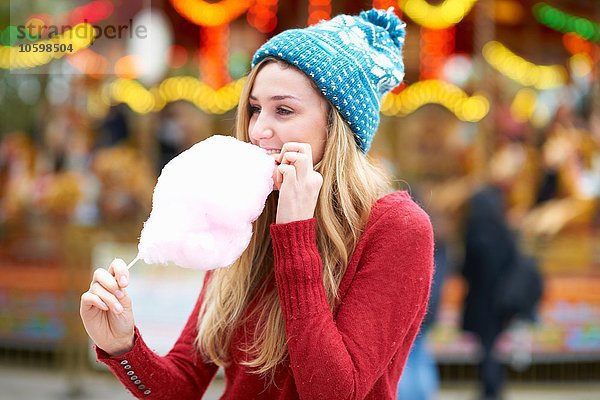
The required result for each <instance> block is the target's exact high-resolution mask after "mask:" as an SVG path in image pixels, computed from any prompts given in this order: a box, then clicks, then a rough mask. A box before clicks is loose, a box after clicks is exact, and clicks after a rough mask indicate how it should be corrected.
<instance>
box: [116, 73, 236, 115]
mask: <svg viewBox="0 0 600 400" xmlns="http://www.w3.org/2000/svg"><path fill="white" fill-rule="evenodd" d="M244 82H245V78H242V79H238V80H236V81H233V82H231V83H229V84H227V85H225V86H224V87H222V88H220V89H218V90H214V89H213V88H211V87H210V86H208V85H207V84H206V83H204V82H202V81H200V80H198V79H197V78H193V77H190V76H177V77H171V78H167V79H165V80H164V81H162V82H161V83H160V84H159V85H158V86H157V87H153V88H151V89H150V90H147V89H146V88H144V87H143V86H142V85H141V84H139V83H138V82H137V81H133V80H128V79H117V80H115V81H114V82H112V83H111V84H110V85H109V86H108V89H105V91H106V93H107V95H108V96H110V98H111V100H112V101H113V102H116V103H125V104H127V105H128V106H129V107H130V108H131V109H132V110H133V111H135V112H138V113H143V114H145V113H148V112H156V111H160V110H162V109H163V108H164V107H165V105H167V104H168V103H171V102H175V101H178V100H185V101H189V102H190V103H192V104H194V105H195V106H196V107H198V108H200V109H201V110H202V111H204V112H206V113H209V114H223V113H225V112H227V111H229V110H232V109H233V108H235V107H236V106H237V103H238V101H239V98H240V94H241V92H242V88H243V86H244Z"/></svg>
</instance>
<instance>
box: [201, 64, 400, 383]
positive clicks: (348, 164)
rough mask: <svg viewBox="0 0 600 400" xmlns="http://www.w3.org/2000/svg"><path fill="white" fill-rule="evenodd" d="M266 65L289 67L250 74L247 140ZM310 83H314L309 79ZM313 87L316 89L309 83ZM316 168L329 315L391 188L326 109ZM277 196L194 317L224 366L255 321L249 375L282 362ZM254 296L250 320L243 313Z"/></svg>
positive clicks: (243, 117) (239, 133) (243, 114)
mask: <svg viewBox="0 0 600 400" xmlns="http://www.w3.org/2000/svg"><path fill="white" fill-rule="evenodd" d="M269 62H277V63H279V64H280V65H282V66H283V67H284V68H288V67H291V68H295V67H293V66H291V65H289V64H287V63H284V62H282V61H280V60H277V59H274V58H266V59H264V60H263V61H261V62H260V63H259V64H258V65H257V66H256V67H255V68H254V69H253V70H252V71H251V72H250V74H249V75H248V78H247V81H246V84H245V86H244V89H243V90H242V94H241V98H240V102H239V105H238V110H237V124H236V137H237V138H238V139H240V140H243V141H246V142H248V141H249V135H248V123H249V119H250V116H249V112H248V109H249V104H248V98H249V95H250V91H251V89H252V85H253V84H254V80H255V78H256V75H257V73H258V71H260V69H261V67H262V66H264V65H265V64H266V63H269ZM311 82H312V81H311ZM314 88H315V90H317V89H316V86H314ZM315 170H316V171H318V172H319V173H320V174H321V175H322V176H323V186H322V187H321V191H320V193H319V199H318V202H317V206H316V210H315V218H316V233H317V246H318V249H319V253H320V254H321V258H322V262H323V285H324V286H325V293H326V295H327V299H328V301H329V307H330V309H332V310H333V307H334V305H335V301H336V299H337V295H338V289H339V285H340V282H341V280H342V277H343V276H344V273H345V272H346V268H347V264H348V262H349V259H350V256H351V254H352V252H353V251H354V247H355V246H356V244H357V242H358V239H359V237H360V235H361V233H362V229H363V228H364V226H365V224H366V222H367V219H368V217H369V213H370V210H371V207H372V206H373V204H374V203H375V202H376V201H377V199H378V198H379V197H380V196H382V195H383V194H385V193H386V192H388V191H389V188H390V184H389V179H388V178H387V176H386V175H385V174H384V173H383V172H382V171H381V170H379V169H378V168H376V167H375V166H373V165H372V164H371V163H370V162H369V160H368V158H367V157H366V156H365V155H364V154H363V153H361V152H360V150H359V148H358V146H357V145H356V143H355V140H354V135H353V133H352V131H351V130H350V127H349V126H348V125H347V123H346V122H345V121H344V120H343V119H342V117H341V115H340V114H339V113H338V111H337V110H336V109H335V108H334V107H332V106H331V105H330V109H329V126H328V138H327V143H326V145H325V152H324V155H323V158H322V160H321V161H320V162H319V163H318V164H317V165H316V166H315ZM277 200H278V193H277V192H273V193H271V195H269V197H268V198H267V202H266V205H265V209H264V211H263V213H262V214H261V215H260V217H259V218H258V219H257V220H256V221H255V222H254V226H253V228H254V233H253V235H252V238H251V240H250V244H249V246H248V248H247V249H246V250H245V251H244V253H243V254H242V255H241V256H240V258H239V259H238V260H237V261H235V262H234V263H233V264H232V265H231V266H230V267H229V268H221V269H217V270H214V271H213V272H212V276H211V278H210V280H209V281H208V283H207V286H206V293H205V297H204V302H203V304H202V306H201V309H200V313H199V317H198V336H197V337H196V342H195V344H196V347H197V348H198V350H199V351H200V352H201V353H202V354H203V355H204V356H205V357H206V358H207V359H208V360H209V361H212V362H214V363H215V364H217V365H219V366H222V367H225V366H227V365H228V364H229V363H230V362H231V361H232V360H231V358H230V347H231V345H232V338H233V334H234V332H235V330H236V328H238V327H240V326H242V325H243V324H244V322H245V321H247V319H249V318H251V317H256V316H257V317H258V319H257V321H258V322H257V325H256V330H255V331H254V332H251V334H252V335H253V336H251V338H252V339H251V341H250V345H249V346H248V347H247V348H243V349H241V350H242V351H244V352H246V353H247V354H248V357H247V359H246V360H240V361H239V362H240V363H241V364H242V365H245V366H248V367H250V369H251V370H252V372H253V373H256V374H266V373H271V378H272V377H273V373H274V371H275V367H276V366H277V365H278V364H279V363H281V362H282V361H284V360H285V358H286V357H287V354H288V351H287V343H286V342H287V338H286V333H285V326H284V321H283V315H282V311H281V306H280V302H279V297H278V293H277V290H276V288H275V289H274V288H273V287H272V286H269V282H270V281H271V280H274V279H275V277H274V270H273V256H272V253H273V251H272V246H271V235H270V232H269V226H270V224H271V223H273V222H275V216H276V210H277ZM253 299H257V300H258V303H257V304H256V307H255V308H254V313H253V314H252V315H247V314H246V313H245V311H246V308H247V306H248V304H249V303H250V302H251V301H252V300H253Z"/></svg>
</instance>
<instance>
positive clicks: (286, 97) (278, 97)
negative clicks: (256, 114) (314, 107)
mask: <svg viewBox="0 0 600 400" xmlns="http://www.w3.org/2000/svg"><path fill="white" fill-rule="evenodd" d="M250 99H251V100H258V99H257V98H256V97H255V96H253V95H250ZM285 99H292V100H298V101H300V99H299V98H297V97H296V96H292V95H291V94H285V95H276V96H271V97H270V98H269V100H276V101H277V100H285Z"/></svg>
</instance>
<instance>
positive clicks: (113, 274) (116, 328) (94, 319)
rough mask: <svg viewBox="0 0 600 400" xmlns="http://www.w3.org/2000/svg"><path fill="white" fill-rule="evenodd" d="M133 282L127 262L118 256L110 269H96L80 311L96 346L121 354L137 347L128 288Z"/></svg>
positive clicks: (82, 297) (114, 353)
mask: <svg viewBox="0 0 600 400" xmlns="http://www.w3.org/2000/svg"><path fill="white" fill-rule="evenodd" d="M128 281H129V271H128V270H127V264H125V261H123V260H121V259H115V260H114V261H113V262H112V263H111V264H110V266H109V267H108V270H106V269H104V268H98V269H97V270H96V271H95V272H94V277H93V279H92V283H91V284H90V289H89V290H88V291H87V292H85V293H84V294H83V295H81V306H80V309H79V313H80V314H81V319H82V321H83V325H84V326H85V330H86V331H87V333H88V335H89V336H90V338H91V339H92V340H93V341H94V343H96V345H97V346H98V347H99V348H101V349H102V350H104V351H105V352H107V353H108V354H110V355H111V356H120V355H122V354H125V353H127V352H128V351H129V350H131V348H132V347H133V327H134V320H133V311H132V309H131V298H130V297H129V295H128V294H127V292H126V291H125V288H126V287H127V285H128V283H129V282H128Z"/></svg>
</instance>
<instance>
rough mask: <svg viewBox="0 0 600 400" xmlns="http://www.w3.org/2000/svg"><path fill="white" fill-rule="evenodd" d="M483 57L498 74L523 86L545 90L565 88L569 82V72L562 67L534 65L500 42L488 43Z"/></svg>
mask: <svg viewBox="0 0 600 400" xmlns="http://www.w3.org/2000/svg"><path fill="white" fill-rule="evenodd" d="M483 57H484V58H485V60H486V61H487V62H488V63H489V64H490V65H491V66H492V67H493V68H495V69H496V70H497V71H498V72H500V73H501V74H503V75H505V76H507V77H509V78H510V79H512V80H514V81H515V82H518V83H520V84H521V85H523V86H533V87H535V88H536V89H539V90H544V89H552V88H556V87H560V86H564V85H565V84H566V82H567V71H566V70H565V68H564V67H563V66H562V65H536V64H533V63H531V62H529V61H527V60H525V59H524V58H522V57H519V56H518V55H516V54H514V53H513V52H512V51H510V50H509V49H508V48H507V47H506V46H504V45H503V44H502V43H500V42H496V41H491V42H488V43H487V44H486V45H485V46H484V47H483Z"/></svg>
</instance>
